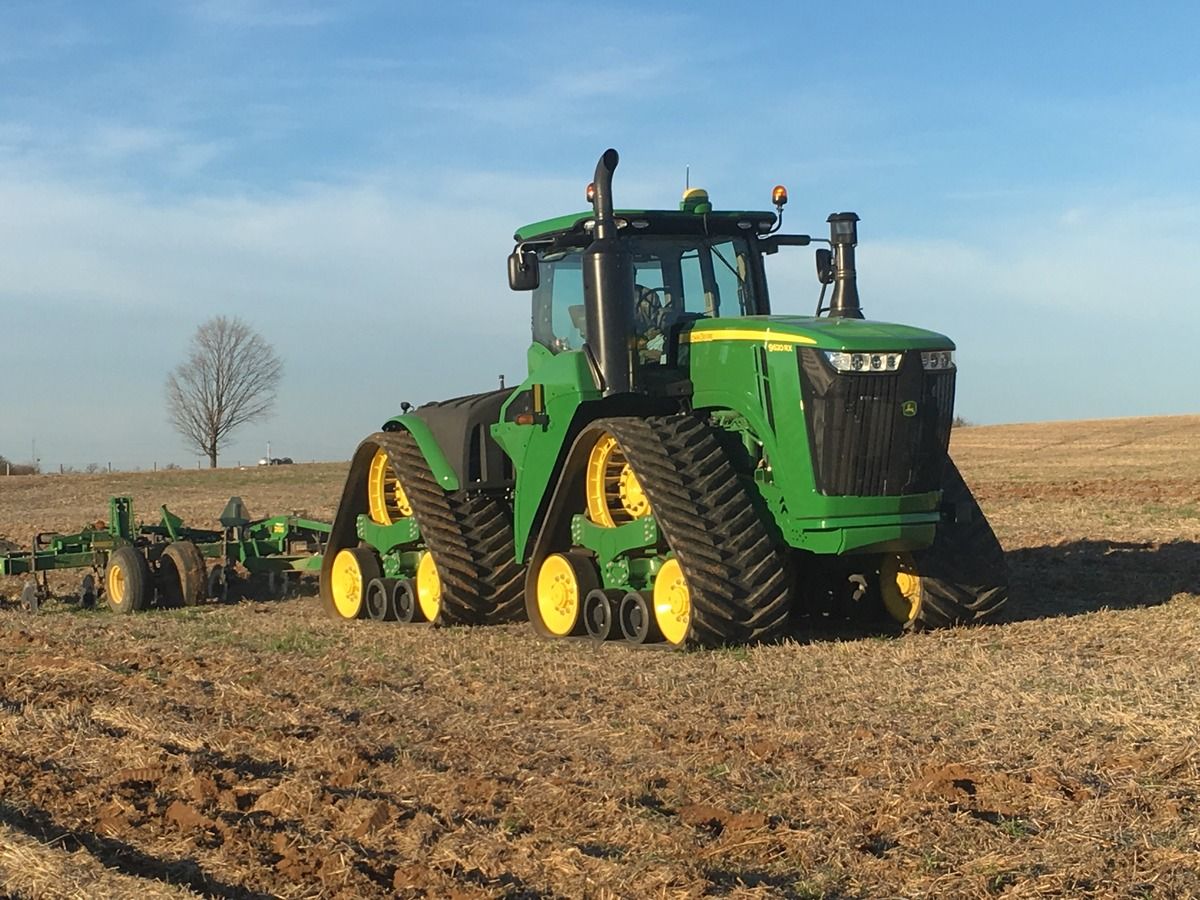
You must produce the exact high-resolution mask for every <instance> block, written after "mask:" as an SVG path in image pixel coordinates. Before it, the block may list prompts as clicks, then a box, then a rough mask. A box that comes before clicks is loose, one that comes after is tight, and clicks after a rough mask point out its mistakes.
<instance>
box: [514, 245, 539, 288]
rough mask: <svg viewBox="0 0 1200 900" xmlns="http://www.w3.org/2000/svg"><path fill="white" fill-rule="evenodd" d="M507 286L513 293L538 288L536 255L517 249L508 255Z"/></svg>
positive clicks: (530, 251) (529, 251) (532, 252)
mask: <svg viewBox="0 0 1200 900" xmlns="http://www.w3.org/2000/svg"><path fill="white" fill-rule="evenodd" d="M508 286H509V287H510V288H512V289H513V290H514V291H532V290H533V289H534V288H536V287H537V286H538V260H537V253H535V252H534V251H533V250H522V249H521V248H520V247H518V248H517V249H516V250H514V251H513V252H512V253H510V254H509V255H508Z"/></svg>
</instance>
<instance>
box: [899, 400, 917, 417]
mask: <svg viewBox="0 0 1200 900" xmlns="http://www.w3.org/2000/svg"><path fill="white" fill-rule="evenodd" d="M900 412H902V413H904V415H906V416H907V417H908V418H910V419H911V418H912V417H913V416H915V415H916V414H917V401H916V400H905V401H904V402H903V403H901V404H900Z"/></svg>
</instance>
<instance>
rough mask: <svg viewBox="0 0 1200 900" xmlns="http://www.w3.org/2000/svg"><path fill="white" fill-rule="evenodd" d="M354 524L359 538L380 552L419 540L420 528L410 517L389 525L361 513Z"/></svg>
mask: <svg viewBox="0 0 1200 900" xmlns="http://www.w3.org/2000/svg"><path fill="white" fill-rule="evenodd" d="M355 526H356V528H357V530H358V537H359V539H360V540H364V541H366V542H367V543H368V544H370V545H371V546H372V547H374V548H375V549H376V550H378V551H379V552H380V553H386V552H387V551H389V550H391V549H392V548H393V547H400V546H402V545H405V544H416V543H418V542H419V541H420V540H421V528H420V526H418V525H417V520H416V519H413V518H411V517H409V518H407V519H401V520H400V521H399V522H393V523H392V524H391V525H379V524H377V523H375V522H372V521H371V517H370V516H367V515H361V516H359V517H358V521H357V522H356V523H355Z"/></svg>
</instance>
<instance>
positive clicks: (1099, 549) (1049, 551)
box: [998, 540, 1200, 622]
mask: <svg viewBox="0 0 1200 900" xmlns="http://www.w3.org/2000/svg"><path fill="white" fill-rule="evenodd" d="M1005 557H1006V558H1007V560H1008V571H1009V583H1010V585H1011V593H1010V596H1009V600H1008V603H1007V604H1006V605H1005V608H1004V609H1003V610H1001V612H1000V616H999V619H998V621H1000V622H1019V621H1024V620H1028V619H1046V618H1054V617H1057V616H1078V615H1083V614H1085V613H1090V612H1095V611H1096V610H1100V609H1136V608H1138V607H1144V606H1158V605H1159V604H1161V603H1166V602H1167V601H1168V600H1170V599H1171V598H1172V597H1174V596H1175V595H1176V594H1197V593H1200V543H1196V542H1194V541H1172V542H1170V543H1165V544H1156V543H1131V542H1129V541H1104V540H1099V541H1091V540H1089V541H1071V542H1069V543H1063V544H1053V545H1048V546H1043V547H1024V548H1021V549H1018V550H1010V551H1008V552H1007V553H1006V554H1005Z"/></svg>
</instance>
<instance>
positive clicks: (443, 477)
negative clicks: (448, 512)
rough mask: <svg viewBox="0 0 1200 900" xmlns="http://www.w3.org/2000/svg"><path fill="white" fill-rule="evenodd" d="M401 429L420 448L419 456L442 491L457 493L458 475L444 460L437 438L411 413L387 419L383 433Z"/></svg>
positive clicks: (444, 456)
mask: <svg viewBox="0 0 1200 900" xmlns="http://www.w3.org/2000/svg"><path fill="white" fill-rule="evenodd" d="M401 428H403V429H404V430H405V431H407V432H408V433H409V434H411V435H412V436H413V439H414V440H415V441H416V442H417V446H418V447H420V448H421V454H422V455H423V456H424V457H425V461H426V462H428V463H429V470H430V471H431V472H433V477H434V478H436V479H437V483H438V484H440V485H441V486H442V490H445V491H457V490H458V488H459V481H458V475H457V474H455V472H454V467H453V466H452V465H450V461H449V460H448V459H446V454H445V453H444V452H443V450H442V448H441V446H440V445H439V444H438V442H437V438H435V437H434V436H433V432H432V431H431V430H430V429H429V426H428V425H426V424H425V422H424V421H423V420H422V419H420V418H418V417H417V416H415V415H413V414H412V413H405V414H404V415H401V416H396V417H395V418H391V419H388V420H387V422H385V423H384V426H383V430H384V431H399V430H400V429H401Z"/></svg>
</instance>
